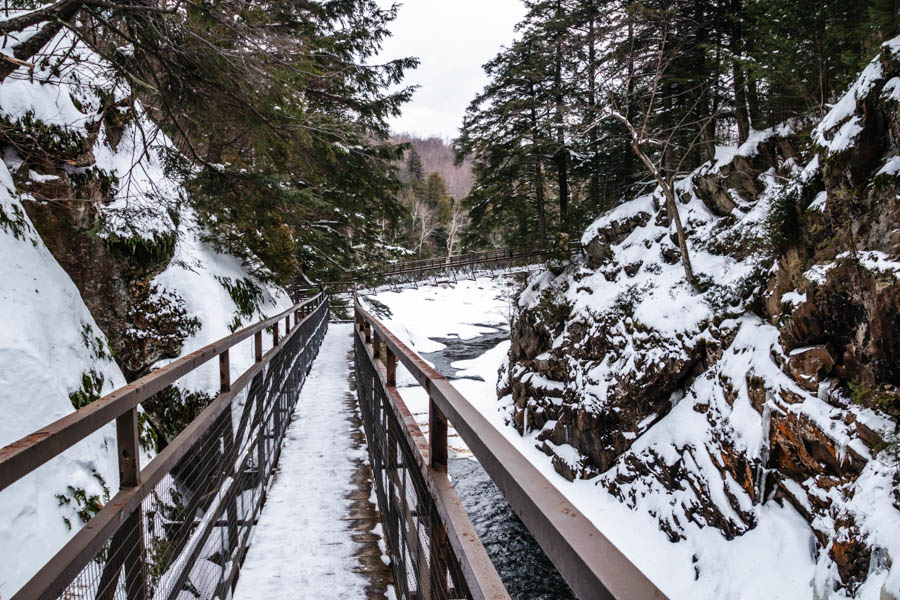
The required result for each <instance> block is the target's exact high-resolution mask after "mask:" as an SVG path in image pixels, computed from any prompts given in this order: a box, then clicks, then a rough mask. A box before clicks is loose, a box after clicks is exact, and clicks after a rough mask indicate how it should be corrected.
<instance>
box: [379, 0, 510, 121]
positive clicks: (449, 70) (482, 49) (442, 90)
mask: <svg viewBox="0 0 900 600" xmlns="http://www.w3.org/2000/svg"><path fill="white" fill-rule="evenodd" d="M379 4H381V5H383V6H390V5H391V0H379ZM523 16H525V9H524V8H523V6H522V3H521V2H520V0H403V1H402V6H401V7H400V13H399V16H398V17H397V20H396V21H394V23H392V24H391V26H390V29H391V31H392V32H393V34H394V35H393V37H391V38H389V39H388V40H386V41H385V44H384V51H383V52H382V54H381V57H380V59H382V60H387V59H392V58H398V57H401V56H417V57H419V59H420V60H421V61H422V62H421V64H420V65H419V68H418V69H416V70H415V71H410V72H409V73H408V76H407V79H406V81H407V84H410V85H419V86H420V88H419V90H418V91H417V92H416V95H415V97H414V98H413V100H412V102H410V103H409V104H407V105H406V106H405V107H404V110H403V115H402V116H401V117H400V118H398V119H395V120H393V121H392V122H391V128H392V129H393V130H394V132H395V133H403V132H406V133H413V134H416V135H419V136H429V135H438V136H441V137H445V138H452V137H455V136H456V134H457V129H458V128H459V126H460V125H461V124H462V118H463V114H465V112H466V107H467V106H468V105H469V102H470V101H471V100H472V98H473V97H474V96H475V94H476V93H477V92H479V91H481V89H482V87H484V84H485V83H486V78H485V76H484V72H483V71H482V70H481V65H483V64H484V63H486V62H487V61H488V60H490V59H491V58H493V57H494V55H496V54H497V52H498V51H499V50H500V47H501V46H504V45H508V44H509V43H510V42H511V41H512V40H513V36H514V34H515V32H514V31H513V28H514V26H515V24H516V23H517V22H519V21H520V20H521V19H522V17H523Z"/></svg>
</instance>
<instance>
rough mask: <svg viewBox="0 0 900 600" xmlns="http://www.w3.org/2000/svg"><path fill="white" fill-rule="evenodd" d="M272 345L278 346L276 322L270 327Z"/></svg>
mask: <svg viewBox="0 0 900 600" xmlns="http://www.w3.org/2000/svg"><path fill="white" fill-rule="evenodd" d="M272 345H273V346H277V345H278V322H277V321H276V322H275V324H274V325H272Z"/></svg>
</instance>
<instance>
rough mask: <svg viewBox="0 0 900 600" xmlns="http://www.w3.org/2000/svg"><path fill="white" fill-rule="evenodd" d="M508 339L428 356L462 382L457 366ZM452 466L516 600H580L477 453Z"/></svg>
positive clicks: (463, 343) (460, 344) (484, 339)
mask: <svg viewBox="0 0 900 600" xmlns="http://www.w3.org/2000/svg"><path fill="white" fill-rule="evenodd" d="M487 327H494V325H488V326H487ZM508 339H509V332H508V331H504V330H498V331H496V332H493V333H488V334H485V335H482V336H480V337H477V338H474V339H469V340H461V339H459V338H436V339H435V341H437V342H440V343H442V344H444V345H445V348H444V349H443V350H441V351H439V352H432V353H427V354H423V355H422V356H423V357H424V358H425V359H426V360H428V361H430V362H431V363H432V364H434V366H435V369H436V370H437V371H438V372H439V373H440V374H441V375H443V376H444V377H447V378H448V379H456V378H457V373H458V372H459V369H456V368H454V367H453V366H452V363H454V362H456V361H459V360H471V359H474V358H478V357H479V356H481V355H482V354H484V353H485V352H487V351H488V350H490V349H492V348H494V347H496V346H497V344H499V343H501V342H504V341H506V340H508ZM447 468H448V471H449V473H450V476H451V477H452V479H453V487H454V488H455V489H456V493H457V494H458V495H459V497H460V500H461V501H462V503H463V506H464V507H465V509H466V512H467V513H468V514H469V518H470V519H471V520H472V524H473V525H474V526H475V530H476V531H477V532H478V535H479V536H480V537H481V541H482V542H483V543H484V547H485V549H486V550H487V553H488V556H490V557H491V561H492V562H493V563H494V566H495V567H496V568H497V572H498V573H499V574H500V578H501V579H502V580H503V583H504V584H505V585H506V589H507V590H508V591H509V595H510V596H511V597H512V598H513V599H515V600H569V599H573V600H574V598H575V595H574V594H573V593H572V591H571V590H570V589H569V586H568V585H567V584H566V582H565V581H564V580H563V578H562V576H561V575H560V574H559V572H558V571H557V570H556V567H554V566H553V563H552V562H550V559H548V558H547V555H546V554H544V551H543V550H541V548H540V546H539V545H538V543H537V542H536V541H535V539H534V538H533V537H532V536H531V533H530V532H529V531H528V529H527V528H526V527H525V525H524V524H523V523H522V521H521V520H520V519H519V517H517V516H516V514H515V513H514V512H513V510H512V507H510V505H509V504H508V503H507V502H506V499H505V498H504V497H503V494H502V493H501V492H500V490H499V489H497V486H496V485H494V482H493V481H492V480H491V478H490V476H488V474H487V472H485V470H484V469H483V468H482V467H481V465H480V464H479V463H478V461H477V460H476V459H475V458H474V457H472V456H471V455H455V456H453V455H451V457H450V460H449V464H448V467H447Z"/></svg>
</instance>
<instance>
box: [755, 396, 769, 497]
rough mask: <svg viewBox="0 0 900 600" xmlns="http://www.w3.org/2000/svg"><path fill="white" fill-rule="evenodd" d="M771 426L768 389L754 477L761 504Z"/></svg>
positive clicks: (763, 494) (766, 471)
mask: <svg viewBox="0 0 900 600" xmlns="http://www.w3.org/2000/svg"><path fill="white" fill-rule="evenodd" d="M771 428H772V404H771V399H770V397H769V392H768V390H767V391H766V403H765V404H763V414H762V434H763V435H762V447H761V448H760V449H759V461H760V465H759V473H758V474H757V477H756V492H757V496H756V497H757V498H758V499H759V503H760V504H762V503H763V502H764V501H765V497H766V476H767V475H768V474H769V469H768V468H766V465H767V464H768V463H769V433H770V430H771Z"/></svg>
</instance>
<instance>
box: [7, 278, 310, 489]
mask: <svg viewBox="0 0 900 600" xmlns="http://www.w3.org/2000/svg"><path fill="white" fill-rule="evenodd" d="M324 296H325V292H321V293H319V294H318V295H317V296H315V297H313V298H310V299H308V300H304V301H303V302H300V303H298V304H296V305H294V306H292V307H291V308H289V309H288V310H286V311H284V312H282V313H280V314H278V315H276V316H274V317H271V318H269V319H266V320H264V321H260V322H259V323H256V324H254V325H250V326H249V327H246V328H244V329H242V330H240V331H238V332H236V333H233V334H231V335H229V336H228V337H225V338H222V339H221V340H218V341H216V342H213V343H212V344H209V345H208V346H205V347H203V348H200V349H199V350H196V351H195V352H192V353H190V354H188V355H186V356H184V357H182V358H180V359H178V360H176V361H175V362H172V363H170V364H168V365H166V366H165V367H162V368H160V369H157V370H156V371H153V372H152V373H150V374H148V375H146V376H144V377H142V378H140V379H138V380H137V381H135V382H133V383H130V384H128V385H126V386H125V387H122V388H119V389H118V390H115V391H114V392H112V393H110V394H108V395H106V396H104V397H102V398H100V399H99V400H97V401H95V402H92V403H90V404H88V405H87V406H85V407H83V408H81V409H79V410H77V411H75V412H73V413H71V414H69V415H66V416H64V417H62V418H61V419H59V420H57V421H55V422H53V423H51V424H49V425H47V426H46V427H42V428H41V429H39V430H37V431H35V432H34V433H31V434H29V435H27V436H25V437H23V438H22V439H20V440H18V441H16V442H13V443H11V444H9V445H7V446H6V447H4V448H0V491H3V490H4V489H6V488H7V487H9V486H10V485H11V484H13V483H14V482H16V481H18V480H19V479H21V478H22V477H24V476H25V475H27V474H28V473H30V472H32V471H33V470H35V469H37V468H38V467H39V466H41V465H42V464H44V463H46V462H47V461H49V460H51V459H53V458H54V457H56V456H58V455H59V454H61V453H63V452H65V451H66V450H67V449H69V448H71V447H72V446H74V445H75V444H77V443H78V442H80V441H81V440H83V439H84V438H86V437H88V436H89V435H91V434H92V433H94V432H95V431H97V430H98V429H100V428H101V427H103V426H104V425H106V424H108V423H111V422H112V421H114V420H116V419H117V418H118V417H120V416H122V415H123V414H125V413H126V412H128V411H129V410H132V409H134V408H135V407H137V406H138V405H139V404H140V403H141V402H143V401H144V400H147V399H148V398H150V397H151V396H153V395H154V394H156V393H158V392H160V391H162V390H163V389H165V388H166V387H168V386H170V385H171V384H173V383H175V382H176V381H177V380H178V379H180V378H181V377H184V376H185V375H186V374H188V373H190V372H191V371H193V370H195V369H197V368H198V367H200V366H201V365H203V364H205V363H206V362H208V361H210V360H212V359H213V358H215V357H217V356H219V355H221V354H223V353H225V352H227V351H228V350H229V349H230V348H233V347H234V346H236V345H237V344H239V343H240V342H242V341H244V340H246V339H248V338H249V337H251V336H253V335H256V334H261V333H262V332H263V331H264V330H265V329H266V328H268V327H271V326H275V325H277V324H278V323H279V322H280V321H281V320H283V319H285V318H287V317H289V316H290V315H292V314H295V315H296V314H299V313H300V311H302V310H304V309H305V307H307V306H318V305H319V304H321V303H322V301H323V299H324Z"/></svg>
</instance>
